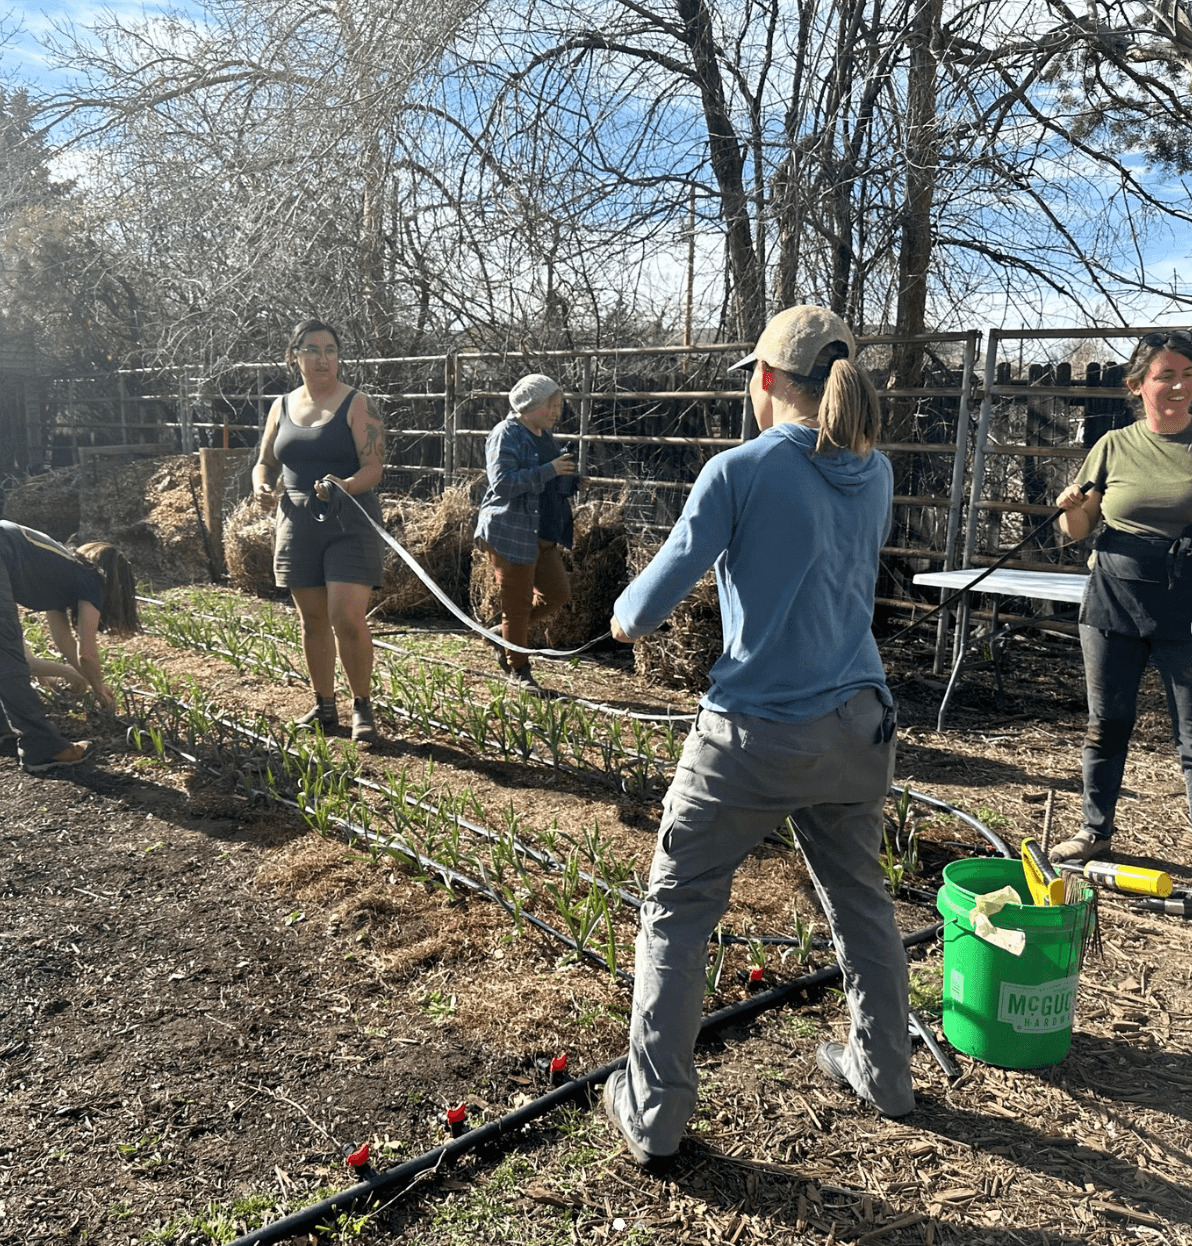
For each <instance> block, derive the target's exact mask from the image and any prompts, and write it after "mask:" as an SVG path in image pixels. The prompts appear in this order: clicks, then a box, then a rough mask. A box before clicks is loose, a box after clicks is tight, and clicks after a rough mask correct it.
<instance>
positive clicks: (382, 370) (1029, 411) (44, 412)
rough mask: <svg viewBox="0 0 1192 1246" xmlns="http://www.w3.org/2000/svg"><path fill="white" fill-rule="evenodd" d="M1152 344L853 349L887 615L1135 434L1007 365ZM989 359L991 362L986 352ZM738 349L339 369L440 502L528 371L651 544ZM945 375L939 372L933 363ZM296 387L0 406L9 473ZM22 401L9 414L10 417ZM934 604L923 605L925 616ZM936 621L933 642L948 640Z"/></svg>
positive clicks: (987, 341)
mask: <svg viewBox="0 0 1192 1246" xmlns="http://www.w3.org/2000/svg"><path fill="white" fill-rule="evenodd" d="M1147 331H1149V326H1148V327H1143V328H1122V329H1075V328H1061V329H1055V330H1021V331H1008V330H997V329H994V330H988V331H981V330H967V331H964V332H956V333H946V334H944V333H941V334H925V335H919V336H918V337H916V338H914V339H910V340H913V341H915V342H917V343H920V344H923V345H927V346H930V347H932V350H931V351H929V352H928V354H929V358H930V359H931V360H932V362H931V363H929V365H928V368H927V370H926V372H925V376H924V383H923V384H922V385H921V386H920V387H917V388H905V387H899V388H894V387H891V386H889V385H887V384H886V381H887V380H888V378H889V365H890V357H891V350H890V348H891V347H893V346H895V345H898V344H899V343H902V342H906V341H907V340H908V339H900V338H895V337H893V336H890V335H883V336H876V337H868V338H860V339H858V346H859V348H860V360H861V362H862V363H863V364H864V365H865V366H866V367H868V368H869V370H870V373H871V375H872V376H874V378H875V381H876V383H877V384H878V387H879V392H880V393H881V396H882V400H883V407H884V412H883V415H884V420H885V428H886V430H887V437H888V440H886V441H884V442H883V443H882V444H881V449H882V450H883V451H884V452H885V453H886V454H887V455H888V456H889V457H890V459H891V462H892V463H893V465H894V469H895V482H896V483H895V493H896V496H895V524H894V529H893V532H892V533H891V537H890V539H889V543H888V545H887V547H886V549H885V550H884V551H883V580H882V587H881V590H880V594H881V603H882V604H883V605H884V606H887V607H889V606H890V605H891V603H897V608H906V607H908V606H911V605H916V604H917V605H922V604H925V602H924V597H923V590H922V589H918V588H915V587H914V586H913V585H912V584H911V581H912V579H913V575H914V574H915V573H916V572H918V571H920V570H929V569H930V570H935V569H940V568H942V569H944V570H950V569H952V568H954V567H959V566H980V565H987V564H988V563H989V562H992V561H994V560H995V559H996V558H997V556H998V552H999V550H1001V549H1006V548H1009V547H1010V546H1011V545H1013V544H1015V543H1016V542H1017V541H1018V540H1020V539H1021V537H1022V536H1023V535H1024V534H1025V532H1026V531H1028V530H1029V527H1030V525H1031V524H1033V523H1036V522H1037V521H1038V518H1039V517H1041V516H1044V515H1046V514H1047V513H1049V511H1050V510H1051V509H1052V506H1051V503H1052V501H1053V499H1054V498H1055V496H1056V495H1057V494H1058V493H1059V492H1060V490H1061V489H1062V488H1063V487H1064V486H1065V485H1066V484H1067V483H1069V475H1070V473H1071V464H1072V461H1073V460H1080V459H1082V458H1083V457H1084V455H1085V454H1086V453H1087V452H1088V449H1089V447H1090V446H1091V445H1092V444H1093V442H1094V441H1095V440H1096V439H1097V438H1098V437H1099V436H1100V435H1101V434H1102V433H1103V432H1104V431H1105V430H1106V429H1108V428H1111V427H1120V426H1121V425H1123V424H1125V423H1127V422H1129V420H1130V419H1131V418H1132V417H1131V416H1130V415H1129V413H1128V410H1127V405H1126V399H1127V398H1128V392H1127V390H1126V389H1125V387H1124V385H1123V383H1122V378H1123V367H1122V365H1121V363H1120V360H1116V359H1114V358H1110V359H1109V361H1108V362H1104V363H1101V362H1089V363H1087V364H1086V365H1085V367H1084V376H1083V377H1081V378H1076V377H1074V376H1073V367H1072V366H1071V365H1069V364H1068V363H1066V362H1063V361H1060V362H1056V363H1047V364H1034V365H1031V366H1030V367H1027V368H1019V369H1018V370H1017V371H1016V370H1015V367H1014V364H1013V361H1012V360H1011V359H1009V358H1006V357H1003V356H1004V355H1005V354H1006V352H1007V350H1008V348H1011V347H1013V346H1015V345H1018V346H1019V347H1020V348H1021V344H1022V343H1025V342H1028V341H1029V342H1031V343H1033V344H1034V346H1035V348H1038V347H1039V346H1040V345H1043V346H1046V345H1048V344H1052V345H1054V346H1055V347H1056V353H1059V348H1060V347H1061V345H1062V347H1063V349H1064V350H1065V351H1070V348H1071V345H1072V342H1073V341H1077V342H1084V343H1085V344H1086V347H1085V349H1086V353H1087V347H1088V344H1089V343H1096V342H1100V343H1102V344H1104V346H1105V348H1106V353H1107V354H1116V355H1120V354H1121V353H1122V352H1120V351H1118V352H1114V351H1113V350H1112V343H1114V342H1115V341H1117V340H1120V339H1124V338H1135V339H1136V338H1138V337H1140V336H1141V335H1142V334H1143V333H1145V332H1147ZM982 344H984V348H985V350H984V358H983V360H981V361H980V366H978V355H979V352H980V349H981V346H982ZM748 349H749V348H748V347H747V346H745V345H744V344H740V343H719V344H715V345H704V346H687V347H661V346H659V347H622V348H617V349H611V350H579V351H566V350H555V351H543V352H536V353H533V354H529V353H524V354H500V353H496V352H475V351H460V352H454V353H448V354H436V355H428V356H403V357H398V358H362V359H355V360H344V361H343V368H344V372H345V375H347V376H349V377H351V378H352V379H353V381H354V382H356V383H358V384H359V385H360V387H361V388H364V389H366V390H367V391H368V392H370V393H372V394H374V395H376V396H377V397H378V398H379V399H380V401H381V403H382V406H383V409H384V411H385V420H386V429H387V436H388V444H389V461H388V463H387V468H386V475H385V479H384V482H383V487H389V488H405V489H407V490H410V491H416V490H422V491H423V492H432V493H433V492H435V491H437V490H440V489H442V488H444V487H445V486H448V485H453V484H459V483H466V482H469V481H473V480H475V479H477V478H478V477H479V476H480V475H481V474H482V473H483V470H484V458H483V446H482V444H481V443H482V442H483V439H484V438H486V437H487V435H488V432H489V429H490V428H491V427H492V425H493V424H494V423H495V422H496V421H497V420H498V419H500V418H502V416H503V415H504V413H505V397H506V395H507V393H508V391H509V389H510V387H511V385H512V384H513V382H514V381H516V379H517V378H518V377H519V376H521V375H524V374H525V373H526V372H528V371H540V370H541V371H548V372H550V373H551V374H552V375H555V376H556V378H557V379H558V380H559V381H560V383H561V384H562V386H563V389H564V393H565V395H566V398H567V401H568V403H569V407H570V419H569V420H568V421H566V422H565V426H564V427H563V428H562V429H561V430H560V431H559V432H558V433H557V434H556V436H557V437H558V439H559V440H560V441H561V442H563V443H564V444H566V445H568V446H569V447H574V448H575V450H576V453H577V458H578V462H579V469H580V473H581V474H582V475H584V476H585V477H586V478H587V479H588V480H589V481H590V483H591V485H592V486H593V488H594V489H595V490H596V491H597V492H598V493H603V494H606V495H607V494H609V493H613V492H615V493H617V494H619V495H620V496H622V497H623V498H624V499H625V501H626V508H627V516H628V518H629V520H630V522H632V523H633V524H634V525H635V526H638V527H641V528H654V529H666V528H668V527H669V526H670V525H671V524H672V523H673V521H674V518H675V516H676V515H677V512H678V509H679V507H680V506H681V504H682V500H683V497H684V496H685V494H686V492H687V490H688V489H689V488H690V486H691V483H692V482H693V481H694V479H695V476H696V475H697V474H698V471H699V469H700V468H701V467H702V466H703V464H704V463H705V462H707V460H708V459H709V458H710V457H711V456H712V455H714V454H716V453H718V452H719V451H720V450H723V449H725V448H728V447H730V446H732V445H735V444H737V443H738V442H739V441H740V438H741V429H742V419H743V415H744V398H745V388H744V385H743V383H742V380H740V379H737V378H736V377H734V376H733V375H732V374H726V372H725V366H726V364H727V362H729V357H731V358H733V359H735V358H737V357H739V356H740V355H741V354H744V353H747V352H748ZM941 359H944V360H947V363H946V366H945V365H944V364H941V363H939V362H936V361H938V360H941ZM290 383H291V380H290V378H289V377H288V375H287V373H286V372H285V369H284V367H283V365H281V364H279V363H275V362H259V363H255V364H245V365H242V366H239V367H237V368H235V369H233V370H231V371H229V372H227V373H225V374H224V375H222V376H220V377H209V376H202V375H198V374H196V373H195V372H193V371H191V370H186V369H163V370H160V371H153V370H148V369H138V370H126V371H122V372H118V373H115V374H113V375H110V376H96V377H87V378H80V377H75V378H64V379H62V380H58V381H54V382H52V383H49V384H48V385H46V386H45V387H44V389H43V391H42V392H41V393H40V394H39V395H38V396H37V400H36V401H30V399H29V397H28V395H26V399H25V402H24V409H23V416H22V413H21V412H20V411H17V412H16V415H13V410H14V408H13V405H12V404H9V407H8V408H3V407H0V471H5V472H6V473H7V474H9V475H18V476H19V475H21V474H23V473H24V472H25V471H28V470H29V469H31V468H39V467H42V466H44V465H55V466H58V465H66V464H67V463H74V462H77V461H79V460H80V459H82V458H89V457H90V458H93V457H94V456H95V455H96V454H101V453H103V452H104V450H105V449H114V450H116V451H117V452H118V451H119V447H120V446H124V445H128V444H129V443H130V442H134V443H137V445H138V448H140V449H143V448H144V446H145V445H151V446H158V447H160V450H161V452H163V453H177V452H180V451H187V452H188V451H191V450H194V449H196V448H199V447H201V446H203V445H208V446H219V445H223V446H227V447H234V446H237V445H239V446H252V445H254V444H255V443H256V442H257V440H258V439H259V436H260V431H261V429H262V428H263V427H264V423H265V418H266V416H267V414H268V411H269V408H270V405H271V404H272V402H273V401H274V399H275V398H276V397H277V396H278V395H279V394H280V393H281V392H283V390H284V389H285V388H288V387H289V385H290ZM19 405H20V404H17V406H18V407H19ZM1084 557H1085V550H1084V548H1083V545H1080V546H1074V545H1071V544H1068V543H1066V542H1064V541H1062V540H1061V539H1059V538H1058V537H1057V536H1056V534H1054V533H1049V532H1044V533H1042V534H1040V535H1039V536H1038V537H1037V538H1036V540H1035V541H1034V542H1033V544H1032V545H1031V546H1029V547H1028V548H1027V549H1024V551H1023V552H1022V555H1021V556H1020V557H1018V558H1017V559H1016V561H1015V562H1014V563H1013V564H1011V565H1014V566H1019V567H1022V568H1025V569H1029V570H1048V571H1063V570H1070V571H1077V570H1080V569H1082V567H1083V562H1084ZM926 604H930V603H926ZM947 627H948V618H947V615H946V614H943V615H941V618H940V622H939V625H938V629H937V644H938V645H939V646H942V645H943V644H944V641H945V636H946V629H947Z"/></svg>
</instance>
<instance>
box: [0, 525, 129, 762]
mask: <svg viewBox="0 0 1192 1246" xmlns="http://www.w3.org/2000/svg"><path fill="white" fill-rule="evenodd" d="M18 606H24V607H25V608H26V609H28V610H44V611H45V613H46V623H47V625H48V626H49V629H50V637H51V638H52V640H53V642H54V645H55V647H56V648H57V649H58V651H59V653H61V654H62V656H63V657H64V658H65V659H66V662H67V664H68V666H69V668H70V669H71V670H72V671H74V672H76V673H77V677H78V679H80V680H83V681H85V682H86V686H87V687H88V688H90V689H91V690H92V691H93V692H94V693H95V695H96V697H97V698H98V699H99V702H100V704H101V705H102V706H103V707H104V708H105V709H114V708H115V706H116V698H115V696H114V695H113V694H112V690H111V689H110V688H109V687H108V685H107V684H106V683H105V682H104V677H103V668H102V667H101V666H100V662H99V647H98V644H97V640H96V634H97V632H98V631H99V629H100V628H101V627H103V628H105V629H107V630H109V631H113V632H134V631H138V630H139V624H138V621H137V611H136V594H135V584H134V581H133V576H132V569H131V568H130V567H129V565H128V560H127V559H126V558H125V557H124V555H123V554H121V553H120V551H119V550H117V549H116V548H115V546H112V545H108V544H107V543H106V542H97V543H93V544H90V545H84V546H81V547H80V548H79V549H78V550H77V551H72V550H69V549H67V548H66V546H65V545H61V544H59V542H57V541H55V540H54V539H53V538H52V537H49V536H47V535H46V534H45V533H44V532H38V531H36V530H35V529H33V528H26V527H23V526H22V525H20V524H16V523H11V522H9V521H8V520H0V736H13V735H15V736H16V737H17V753H18V756H19V757H20V761H21V766H22V768H23V769H24V770H26V771H27V772H28V773H29V774H45V773H46V772H48V771H50V770H53V769H55V768H56V767H58V766H73V765H76V764H77V763H78V762H81V761H83V760H84V759H85V758H86V757H87V756H89V755H90V753H91V752H92V744H91V742H90V741H89V740H80V741H78V742H77V743H74V744H72V743H71V742H70V741H69V740H67V739H66V738H65V737H64V736H63V735H62V734H61V733H60V732H59V731H58V729H57V728H56V727H55V726H54V725H53V723H51V722H50V720H49V718H48V716H47V715H46V711H45V707H44V705H43V704H42V700H41V698H40V697H39V696H38V694H37V691H36V690H35V689H34V687H33V685H32V684H31V683H30V679H31V677H32V672H31V671H30V667H29V662H28V659H27V657H26V649H25V637H24V633H23V632H22V630H21V620H20V616H19V614H18V613H17V607H18Z"/></svg>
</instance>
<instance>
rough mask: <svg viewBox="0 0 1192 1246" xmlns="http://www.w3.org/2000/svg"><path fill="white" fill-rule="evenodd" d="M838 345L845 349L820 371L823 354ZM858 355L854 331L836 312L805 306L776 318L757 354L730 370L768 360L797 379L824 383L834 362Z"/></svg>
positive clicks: (758, 345)
mask: <svg viewBox="0 0 1192 1246" xmlns="http://www.w3.org/2000/svg"><path fill="white" fill-rule="evenodd" d="M836 343H839V346H840V347H843V348H844V349H843V350H839V349H838V351H837V353H836V354H835V355H833V356H832V357H831V358H829V360H828V361H827V362H826V363H822V364H820V366H819V367H818V368H817V367H816V366H815V361H816V360H817V359H818V358H819V356H820V354H821V353H822V352H823V351H825V350H827V348H828V347H830V346H832V345H833V344H836ZM856 353H857V343H856V340H855V339H854V337H853V334H852V330H851V329H850V328H849V327H848V325H846V324H845V323H844V321H843V320H841V319H840V317H839V316H838V315H837V314H836V313H835V312H831V311H828V309H827V308H826V307H815V306H812V305H811V304H808V303H801V304H800V305H799V306H798V307H788V308H786V309H785V311H780V312H779V313H778V314H777V315H776V316H772V317H771V318H770V323H769V324H767V325H766V327H765V328H764V329H763V330H762V335H761V337H759V338H758V339H757V345H756V346H755V347H754V348H753V354H751V355H746V356H745V358H744V359H742V360H740V361H739V362H737V363H734V364H732V365H731V366H730V367H729V369H728V371H730V372H731V371H733V369H734V368H747V367H749V366H750V365H751V364H753V363H756V362H757V360H759V359H764V360H765V361H766V363H769V364H773V365H774V367H776V368H780V369H781V370H782V371H783V372H789V373H791V374H792V375H793V376H799V377H803V378H805V379H807V380H812V381H821V380H823V379H824V377H826V376H827V375H828V371H829V369H830V368H831V366H832V359H839V358H843V359H851V358H852V357H853V356H854V355H855V354H856Z"/></svg>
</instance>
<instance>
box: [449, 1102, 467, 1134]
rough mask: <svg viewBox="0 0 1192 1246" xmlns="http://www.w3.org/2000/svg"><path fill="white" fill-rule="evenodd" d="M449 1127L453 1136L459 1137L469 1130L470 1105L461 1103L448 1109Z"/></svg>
mask: <svg viewBox="0 0 1192 1246" xmlns="http://www.w3.org/2000/svg"><path fill="white" fill-rule="evenodd" d="M447 1128H448V1129H450V1130H451V1136H452V1137H453V1138H458V1137H460V1136H461V1135H462V1134H466V1133H467V1132H468V1105H467V1104H466V1103H461V1104H460V1105H459V1107H457V1108H448V1109H447Z"/></svg>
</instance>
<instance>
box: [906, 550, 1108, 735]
mask: <svg viewBox="0 0 1192 1246" xmlns="http://www.w3.org/2000/svg"><path fill="white" fill-rule="evenodd" d="M982 576H983V577H984V578H981V577H982ZM1088 578H1089V577H1088V575H1087V574H1085V573H1079V574H1066V573H1064V572H1062V571H1020V570H1016V569H1014V568H1010V567H998V568H997V570H995V571H988V569H987V568H982V567H965V568H963V569H961V570H958V571H924V572H922V573H920V574H919V575H917V576H915V578H914V583H916V584H924V585H929V586H932V587H936V588H940V589H943V590H944V592H945V595H946V594H947V593H949V592H951V593H955V592H956V591H957V590H958V589H964V590H967V589H968V587H969V585H970V584H972V583H973V581H974V580H978V579H980V581H981V582H980V583H979V584H977V585H976V587H974V588H973V589H972V590H971V591H972V592H973V593H988V594H989V595H990V596H991V597H992V598H993V616H992V618H991V620H990V625H989V632H990V637H991V638H992V640H995V639H996V632H997V614H998V599H999V598H1001V597H1031V598H1034V599H1035V600H1038V601H1063V602H1075V603H1078V602H1079V601H1080V600H1081V598H1082V597H1083V596H1084V586H1085V585H1086V584H1087V583H1088ZM969 597H970V593H969V592H968V591H965V592H962V593H961V595H960V597H959V598H958V599H957V601H958V604H959V609H958V610H957V612H956V660H955V662H954V663H953V665H952V675H951V677H950V678H949V680H948V687H947V690H946V691H945V693H944V699H943V701H942V702H941V703H940V711H939V716H938V718H937V719H936V728H937V729H938V730H940V731H942V730H943V729H944V715H945V714H946V713H947V709H948V702H949V701H951V699H952V693H953V691H954V689H955V687H956V683H957V681H958V680H959V678H960V672H961V670H962V669H963V667H964V659H965V655H966V654H967V652H968V616H969ZM994 658H995V668H996V651H995V654H994ZM999 686H1000V672H999Z"/></svg>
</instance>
